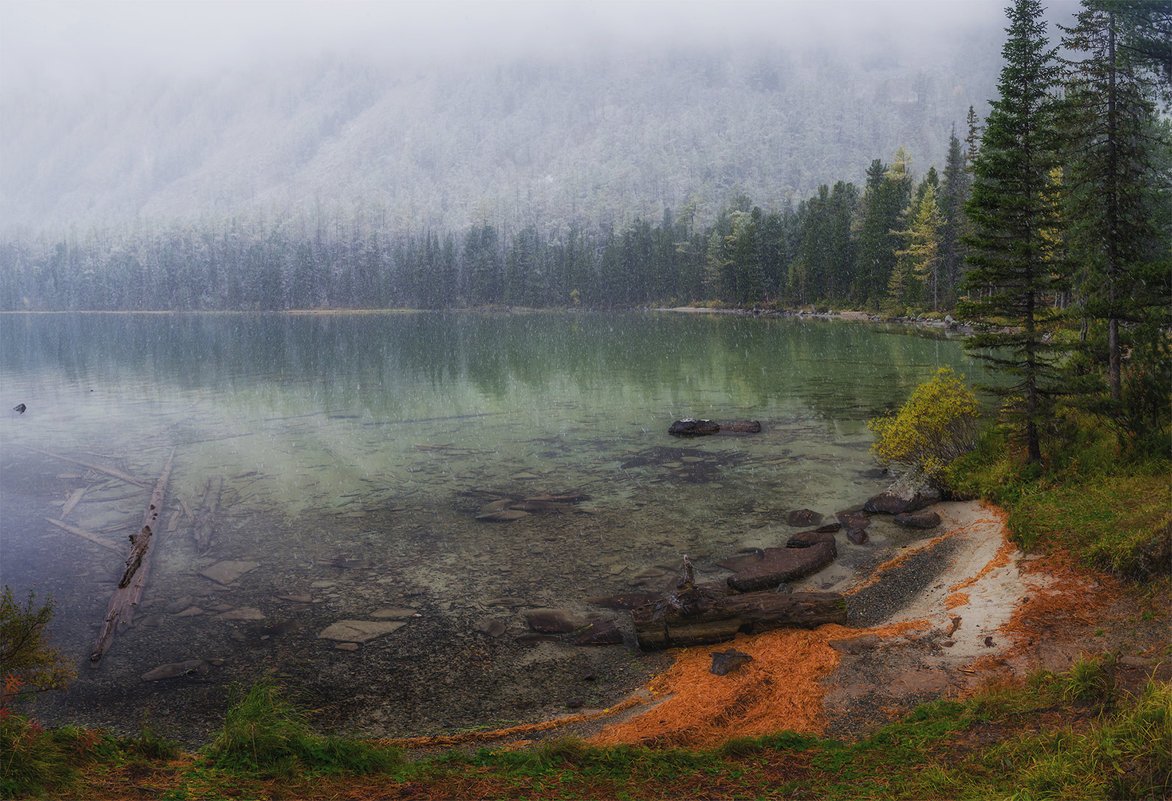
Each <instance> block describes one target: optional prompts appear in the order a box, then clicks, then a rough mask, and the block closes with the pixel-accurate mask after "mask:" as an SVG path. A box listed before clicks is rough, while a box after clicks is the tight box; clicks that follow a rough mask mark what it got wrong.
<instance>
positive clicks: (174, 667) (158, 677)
mask: <svg viewBox="0 0 1172 801" xmlns="http://www.w3.org/2000/svg"><path fill="white" fill-rule="evenodd" d="M208 667H209V665H208V663H207V662H205V661H204V660H202V659H187V660H184V661H183V662H169V663H168V664H166V665H159V666H158V667H156V668H152V669H151V670H148V671H147V672H146V673H143V674H142V677H141V678H142V680H143V681H162V680H163V679H175V678H179V677H180V676H194V675H202V674H204V673H207V672H208Z"/></svg>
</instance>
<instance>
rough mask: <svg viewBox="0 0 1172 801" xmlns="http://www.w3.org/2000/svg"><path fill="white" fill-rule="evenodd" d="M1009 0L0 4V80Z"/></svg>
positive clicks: (837, 25) (978, 9)
mask: <svg viewBox="0 0 1172 801" xmlns="http://www.w3.org/2000/svg"><path fill="white" fill-rule="evenodd" d="M1006 2H1007V0H703V1H699V0H670V1H669V0H576V1H575V2H571V1H570V0H479V1H478V2H473V0H328V1H327V0H0V76H2V77H0V80H3V81H4V83H5V84H7V85H8V86H9V87H12V86H17V85H24V84H28V83H29V82H33V83H40V82H41V81H43V80H49V81H52V82H54V83H57V82H60V81H66V82H83V83H84V82H92V81H120V80H123V79H127V78H130V77H132V76H137V77H140V78H141V77H143V73H144V72H148V73H155V74H159V75H160V76H161V77H167V76H170V75H174V74H191V73H193V72H203V71H207V70H212V69H225V68H230V67H233V66H237V65H239V64H240V63H242V62H255V61H258V60H262V59H279V58H285V57H289V56H298V57H312V56H315V55H320V54H322V53H336V52H339V51H344V52H355V53H359V54H362V55H366V56H369V57H377V58H390V59H399V60H409V61H418V62H421V63H425V64H427V63H434V61H435V60H437V59H439V60H450V59H456V58H486V57H490V58H491V57H499V56H501V55H506V56H507V55H512V54H517V53H527V54H529V53H536V54H543V55H547V56H553V57H556V56H558V55H560V54H562V53H567V52H568V53H577V52H583V51H588V50H590V49H593V48H598V47H603V46H609V47H623V46H629V45H645V44H649V43H658V42H666V43H673V44H683V45H690V44H693V43H702V42H705V41H708V42H713V43H719V44H724V43H727V42H729V41H733V42H736V41H744V40H747V39H763V38H764V39H770V40H775V41H778V42H782V43H786V42H798V43H809V42H811V41H819V40H827V41H829V40H831V39H836V40H842V41H846V42H850V41H852V40H854V39H855V38H856V37H857V36H869V35H872V34H873V33H874V32H875V31H877V30H880V29H883V30H898V31H900V32H901V34H902V36H901V37H900V38H901V39H903V41H905V42H906V44H907V46H908V47H916V46H917V43H920V44H921V45H922V43H923V42H924V41H925V39H931V38H932V35H933V34H934V33H937V32H943V31H950V32H953V34H954V35H955V33H956V32H963V31H964V29H965V27H966V26H967V25H988V24H989V23H990V21H992V22H993V24H1001V21H1002V20H1003V19H1004V16H1003V12H1002V8H1003V6H1004V5H1005V4H1006Z"/></svg>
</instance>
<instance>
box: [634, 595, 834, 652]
mask: <svg viewBox="0 0 1172 801" xmlns="http://www.w3.org/2000/svg"><path fill="white" fill-rule="evenodd" d="M697 589H699V588H697ZM631 620H632V622H634V624H635V637H636V639H637V640H638V643H639V647H640V648H642V649H643V650H645V651H655V650H660V649H663V648H676V647H681V646H688V645H712V644H714V643H719V642H726V641H728V640H731V639H733V638H734V637H735V636H736V635H737V634H739V633H744V634H758V633H760V632H762V631H770V630H772V629H779V628H815V627H817V626H821V625H822V624H823V623H839V624H843V625H845V624H846V600H845V599H844V598H843V597H842V595H840V594H839V593H836V592H794V593H780V592H746V593H743V594H739V595H725V596H716V597H713V596H712V595H711V594H707V593H699V592H696V591H691V590H685V591H684V592H680V593H678V594H668V595H665V596H664V597H663V598H662V599H660V600H658V601H655V602H653V603H649V604H644V605H643V606H640V607H639V608H637V609H634V610H632V612H631Z"/></svg>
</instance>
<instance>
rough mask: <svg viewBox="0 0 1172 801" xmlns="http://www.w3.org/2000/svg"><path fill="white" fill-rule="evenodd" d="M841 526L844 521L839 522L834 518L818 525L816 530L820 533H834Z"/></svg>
mask: <svg viewBox="0 0 1172 801" xmlns="http://www.w3.org/2000/svg"><path fill="white" fill-rule="evenodd" d="M840 528H842V523H839V522H838V520H837V519H834V520H827V521H825V522H824V523H823V524H822V525H820V526H818V527H817V528H816V529H814V530H815V531H817V532H818V533H819V534H833V533H834V532H836V531H838V530H839V529H840Z"/></svg>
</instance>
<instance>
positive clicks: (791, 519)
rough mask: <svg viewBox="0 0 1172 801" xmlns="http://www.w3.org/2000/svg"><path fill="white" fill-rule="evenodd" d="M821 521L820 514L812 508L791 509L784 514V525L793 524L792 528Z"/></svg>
mask: <svg viewBox="0 0 1172 801" xmlns="http://www.w3.org/2000/svg"><path fill="white" fill-rule="evenodd" d="M821 522H822V515H821V514H819V513H818V512H815V511H814V510H813V509H793V510H791V511H790V513H789V514H787V515H786V516H785V523H786V525H787V526H793V527H794V528H805V527H806V526H817V525H819V524H820V523H821Z"/></svg>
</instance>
